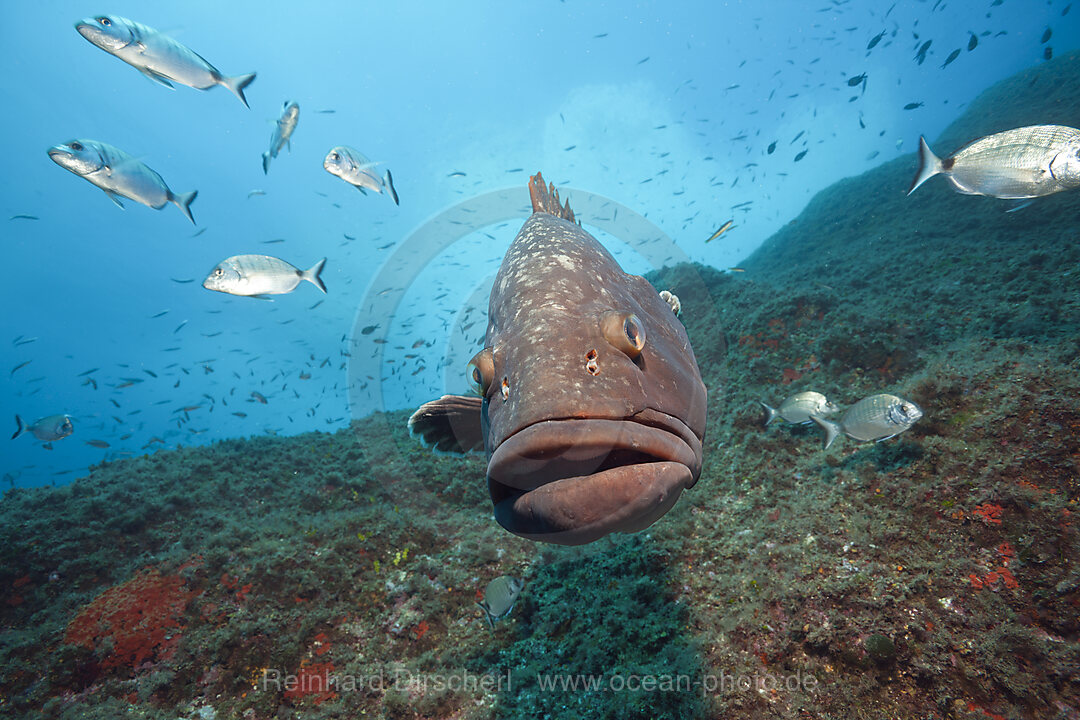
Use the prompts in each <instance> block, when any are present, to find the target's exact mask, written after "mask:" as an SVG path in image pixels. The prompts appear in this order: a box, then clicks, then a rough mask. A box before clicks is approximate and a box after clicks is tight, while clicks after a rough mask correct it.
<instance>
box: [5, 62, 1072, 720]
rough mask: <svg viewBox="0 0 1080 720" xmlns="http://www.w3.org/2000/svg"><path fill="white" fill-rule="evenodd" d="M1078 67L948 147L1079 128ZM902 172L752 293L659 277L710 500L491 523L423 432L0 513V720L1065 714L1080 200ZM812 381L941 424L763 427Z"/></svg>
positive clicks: (780, 258) (476, 489) (345, 442)
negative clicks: (488, 614) (763, 405)
mask: <svg viewBox="0 0 1080 720" xmlns="http://www.w3.org/2000/svg"><path fill="white" fill-rule="evenodd" d="M1078 80H1080V57H1078V56H1077V55H1076V54H1072V55H1066V56H1062V57H1060V58H1058V59H1056V60H1054V61H1052V62H1050V63H1045V64H1043V65H1040V66H1039V67H1037V68H1032V69H1030V70H1028V71H1025V72H1024V73H1022V74H1020V75H1019V76H1017V77H1014V78H1011V79H1010V80H1008V81H1005V82H1003V83H1001V84H1000V85H998V86H996V87H995V88H992V89H991V90H989V91H988V92H987V93H986V94H984V95H983V96H982V97H981V98H980V99H979V100H978V101H976V102H975V103H974V104H973V105H972V106H971V108H970V109H969V110H968V112H967V113H965V115H964V116H963V117H962V118H960V119H959V120H957V122H956V123H955V124H954V125H953V126H952V127H950V128H949V129H948V130H947V131H946V132H945V134H944V136H943V137H942V138H941V139H940V140H938V141H935V142H933V143H932V144H933V145H934V147H935V149H937V150H940V151H941V152H942V153H947V152H949V151H950V150H952V149H955V147H957V146H959V145H960V144H962V143H963V142H964V141H966V140H969V139H972V138H974V137H977V136H979V135H981V134H985V133H988V132H994V131H998V130H1002V129H1007V128H1010V127H1016V126H1019V125H1024V124H1033V123H1055V122H1061V123H1064V124H1070V121H1071V120H1072V119H1073V118H1076V117H1078V116H1080V97H1077V96H1076V95H1075V93H1074V92H1072V91H1071V88H1074V87H1076V84H1077V81H1078ZM1073 124H1074V123H1073ZM914 165H915V162H914V158H913V157H912V156H907V157H904V158H900V159H898V160H896V161H893V162H891V163H888V164H886V165H883V166H881V167H879V168H876V169H874V170H872V171H870V172H868V173H866V174H864V175H861V176H859V177H855V178H849V179H847V180H844V181H842V182H840V183H837V184H836V185H835V186H833V187H832V188H830V189H829V190H827V191H826V192H823V193H820V194H819V195H818V196H817V197H815V198H814V199H813V200H812V202H811V203H810V204H809V206H808V207H807V208H806V210H805V212H803V213H802V214H801V215H800V216H799V217H798V218H796V219H795V220H794V221H792V222H791V223H790V224H789V225H788V226H786V227H785V228H784V229H783V230H782V231H781V232H779V233H777V234H776V235H775V236H773V237H772V238H770V239H769V240H768V241H766V243H765V244H764V245H763V246H762V247H761V248H760V249H759V250H758V251H757V252H755V253H754V255H753V256H751V257H750V258H748V259H747V260H746V262H745V263H743V267H744V268H745V272H742V273H721V272H718V271H716V270H713V269H710V268H704V267H701V266H690V265H682V266H678V267H675V268H669V269H665V270H664V271H662V272H661V273H658V274H656V275H655V276H653V277H651V278H650V279H651V280H652V281H653V283H654V285H656V287H657V288H659V289H665V288H667V289H671V290H673V291H674V292H675V293H676V294H678V295H679V297H680V298H681V300H682V305H683V316H682V317H683V321H684V323H685V324H686V327H687V330H688V332H689V334H690V337H691V340H692V342H693V345H694V349H695V352H696V354H697V357H698V361H699V364H700V365H701V368H702V373H703V376H704V377H705V380H706V383H707V385H708V386H709V392H710V395H709V402H710V408H709V426H708V429H707V433H706V453H705V466H704V470H703V472H702V476H701V479H700V481H699V482H698V484H697V486H696V487H694V488H693V489H692V490H690V491H688V492H687V493H686V494H685V495H684V497H683V499H682V500H681V501H680V503H679V504H678V505H677V506H676V507H675V509H674V510H673V511H672V512H670V513H669V514H668V515H667V516H665V517H664V518H663V519H662V520H660V521H659V522H658V523H657V524H655V525H654V526H653V527H652V528H650V529H649V530H647V531H645V532H643V533H640V534H638V535H635V536H626V537H619V538H616V539H613V540H610V541H608V540H605V541H603V542H599V543H594V544H593V545H591V546H587V547H585V548H561V547H547V546H540V545H537V544H534V543H530V542H527V541H524V540H521V539H518V538H516V537H514V536H511V535H509V534H507V533H505V532H504V531H502V530H501V529H500V528H499V527H498V526H497V525H496V524H495V523H494V522H493V521H492V519H491V517H490V515H491V508H490V501H489V500H488V497H487V492H486V488H485V486H484V482H483V476H484V470H483V464H482V462H481V460H480V459H479V458H476V457H470V458H452V457H445V456H434V455H432V454H430V453H429V452H427V451H425V450H423V449H422V448H420V447H418V446H417V445H416V444H415V443H414V442H413V441H412V440H411V439H410V438H409V437H408V436H407V432H406V430H405V418H406V416H407V413H390V414H379V415H374V416H372V417H370V418H367V419H365V420H363V421H360V422H357V423H354V424H353V426H352V427H351V428H349V429H348V430H342V431H340V432H338V433H336V434H313V435H304V436H299V437H294V438H288V439H285V438H276V437H261V438H256V439H252V440H236V441H227V442H222V443H219V444H217V445H214V446H212V447H207V448H193V449H183V450H177V451H171V452H159V453H156V454H154V455H149V456H144V457H140V458H134V459H128V460H123V461H118V462H115V463H110V464H107V465H102V466H99V467H96V468H94V469H93V472H91V474H90V475H89V476H88V477H85V478H81V479H79V480H77V481H75V482H73V483H72V484H70V485H67V486H64V487H59V488H43V489H34V490H27V489H17V490H12V491H9V492H8V493H6V495H5V497H4V499H3V502H2V504H0V520H2V522H0V539H2V542H0V553H2V560H3V562H2V563H0V595H2V598H3V602H2V603H0V624H2V632H0V714H3V715H6V716H11V717H20V716H31V715H38V714H40V715H41V716H44V717H57V718H97V717H100V718H115V717H118V716H121V715H122V716H124V717H130V718H178V717H183V718H193V719H194V718H202V719H206V718H215V717H222V718H224V717H239V718H248V719H250V720H267V719H269V718H290V717H296V718H324V717H326V718H330V717H360V716H367V717H387V718H400V717H418V718H476V719H481V718H484V719H486V718H502V717H552V718H554V717H573V718H580V717H610V718H638V717H641V718H646V717H648V718H673V719H674V718H679V719H684V718H691V717H702V718H705V717H745V718H845V719H849V718H882V717H902V718H914V717H919V718H954V719H958V720H960V719H962V720H976V719H978V720H984V719H986V718H1010V719H1012V718H1063V719H1065V718H1069V719H1071V718H1077V717H1080V684H1078V682H1080V678H1078V676H1077V674H1078V672H1080V670H1078V669H1080V645H1078V641H1080V620H1078V618H1080V615H1078V613H1077V606H1078V605H1080V570H1078V569H1077V567H1076V564H1077V559H1078V558H1080V553H1078V549H1080V537H1078V528H1080V518H1078V517H1077V515H1076V513H1077V500H1078V498H1080V404H1078V401H1077V398H1078V397H1080V372H1078V370H1080V361H1078V356H1080V231H1078V229H1077V224H1076V218H1077V217H1078V216H1080V194H1078V193H1076V192H1072V193H1061V194H1058V195H1055V196H1051V197H1047V198H1042V199H1040V200H1038V201H1037V202H1036V203H1035V204H1033V205H1032V206H1031V207H1028V208H1025V209H1023V210H1021V211H1019V212H1013V213H1006V212H1005V210H1006V209H1007V205H1005V204H1004V203H1002V202H1000V201H995V200H992V199H988V198H981V197H970V196H963V195H959V194H957V193H955V192H953V191H952V189H951V188H950V187H947V186H946V183H945V181H943V180H940V179H935V180H932V181H930V182H928V183H927V184H926V185H924V186H923V187H921V188H920V189H919V190H918V191H917V192H916V193H915V194H913V195H912V196H910V197H905V195H904V193H905V191H906V189H907V187H908V184H909V182H910V180H911V176H912V175H913V173H914ZM801 390H817V391H820V392H823V393H825V394H827V395H828V396H829V397H830V399H832V400H834V401H835V402H837V403H838V404H840V405H841V406H844V405H849V404H851V403H853V402H855V401H856V400H858V399H859V398H861V397H864V396H866V395H868V394H871V393H875V392H892V393H895V394H898V395H901V396H903V397H906V398H909V399H911V400H913V401H915V402H916V403H918V404H919V405H920V407H922V408H923V410H924V411H925V417H924V418H923V419H922V420H921V421H920V422H918V423H917V424H916V425H915V426H914V427H913V428H912V429H911V430H909V431H908V432H906V433H904V434H903V435H901V436H899V437H897V438H894V439H892V440H889V441H886V442H882V443H877V444H859V443H856V442H855V441H853V440H851V439H849V438H841V439H840V440H838V441H837V443H836V444H834V445H833V447H831V448H830V449H829V450H827V451H826V450H822V449H821V445H822V443H821V440H822V437H821V431H820V430H819V429H818V428H817V427H815V426H776V425H773V426H770V427H769V428H767V429H766V428H763V427H762V420H763V418H762V412H761V409H760V406H759V405H758V404H757V403H758V401H759V400H764V401H766V402H769V403H770V404H775V403H777V402H779V401H780V400H782V399H783V398H784V397H786V396H788V395H790V394H792V393H794V392H798V391H801ZM505 574H510V575H514V576H517V577H521V578H524V579H525V581H526V588H525V591H524V593H523V594H522V596H521V598H520V599H519V601H518V603H517V606H516V607H515V609H514V610H513V612H512V613H511V614H510V616H509V617H508V618H507V619H505V620H502V621H500V622H498V623H496V624H495V626H494V630H489V629H488V627H487V623H486V620H485V619H484V616H483V613H482V612H481V611H480V610H479V609H478V608H477V607H476V605H475V603H476V601H477V600H478V599H479V598H480V596H481V593H482V591H483V588H484V587H485V585H486V584H487V583H488V582H489V581H490V580H491V579H493V578H495V577H497V576H499V575H505Z"/></svg>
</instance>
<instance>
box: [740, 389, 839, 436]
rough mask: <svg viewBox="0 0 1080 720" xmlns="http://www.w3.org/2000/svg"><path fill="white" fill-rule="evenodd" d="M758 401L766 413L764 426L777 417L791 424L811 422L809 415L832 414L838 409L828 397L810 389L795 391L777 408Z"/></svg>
mask: <svg viewBox="0 0 1080 720" xmlns="http://www.w3.org/2000/svg"><path fill="white" fill-rule="evenodd" d="M758 403H759V404H760V405H761V407H763V408H765V412H766V413H768V416H767V417H766V419H765V426H766V427H768V426H769V425H770V424H772V423H773V422H774V421H775V420H777V419H780V420H783V421H784V422H786V423H791V424H792V425H804V424H806V423H810V422H813V421H812V420H811V419H810V416H811V415H820V416H825V415H832V414H833V413H834V412H837V411H839V410H840V408H838V407H836V405H834V404H833V403H831V402H829V399H828V398H826V397H825V396H824V395H822V394H821V393H819V392H814V391H812V390H809V391H807V392H801V393H795V394H794V395H792V396H791V397H789V398H787V399H785V400H784V401H783V402H782V403H780V407H779V408H773V407H769V406H768V405H766V404H765V403H764V402H762V401H761V400H759V401H758Z"/></svg>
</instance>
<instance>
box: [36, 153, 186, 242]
mask: <svg viewBox="0 0 1080 720" xmlns="http://www.w3.org/2000/svg"><path fill="white" fill-rule="evenodd" d="M49 157H50V158H52V161H53V162H55V163H56V164H57V165H59V166H60V167H62V168H64V169H65V170H68V171H70V172H72V173H74V174H76V175H78V176H79V177H81V178H83V179H84V180H87V181H89V182H91V183H93V184H94V185H97V186H98V187H99V188H101V189H102V190H104V191H105V194H106V195H108V196H109V199H110V200H112V201H113V202H114V203H116V204H117V205H119V206H120V207H124V204H123V203H122V202H120V198H122V197H125V198H128V199H129V200H134V201H135V202H138V203H142V204H143V205H146V206H147V207H152V208H154V209H155V210H160V209H161V208H163V207H165V204H166V203H172V204H173V205H176V207H178V208H180V211H181V212H182V213H184V215H185V216H187V219H188V220H190V221H191V223H192V224H195V218H194V217H193V216H192V214H191V203H192V202H194V201H195V197H196V196H197V195H198V194H199V191H198V190H192V191H191V192H187V193H174V192H173V191H172V190H170V189H169V186H168V185H166V184H165V181H164V180H162V179H161V176H160V175H158V174H157V173H156V172H154V171H153V170H151V169H150V168H149V167H147V166H146V165H144V164H143V163H142V162H140V161H138V160H136V159H135V158H133V157H132V156H131V155H128V154H127V153H126V152H124V151H123V150H121V149H120V148H116V147H113V146H112V145H109V144H108V143H103V142H98V141H97V140H71V141H69V142H66V143H64V144H62V145H54V146H52V147H51V148H49Z"/></svg>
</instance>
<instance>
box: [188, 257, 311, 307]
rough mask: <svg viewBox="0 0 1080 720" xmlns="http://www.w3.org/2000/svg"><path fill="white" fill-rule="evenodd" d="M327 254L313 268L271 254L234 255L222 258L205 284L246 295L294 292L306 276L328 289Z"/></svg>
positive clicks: (217, 289) (218, 289)
mask: <svg viewBox="0 0 1080 720" xmlns="http://www.w3.org/2000/svg"><path fill="white" fill-rule="evenodd" d="M324 265H326V258H323V259H322V260H320V261H319V262H317V263H315V265H313V266H312V267H311V269H309V270H300V269H299V268H297V267H295V266H294V265H292V264H290V263H287V262H285V261H284V260H281V259H279V258H276V257H271V256H269V255H234V256H233V257H230V258H226V259H225V260H222V261H221V262H220V263H218V264H217V266H215V267H214V269H213V270H211V271H210V274H209V275H207V276H206V279H205V280H203V287H204V288H206V289H207V290H214V291H215V292H222V293H227V294H229V295H243V296H246V297H252V296H255V297H260V296H264V295H282V294H284V293H290V292H292V291H293V290H295V289H296V287H297V286H298V285H299V284H300V283H301V282H302V281H304V280H307V281H308V282H309V283H311V284H312V285H314V286H315V287H317V288H319V290H322V291H323V292H324V293H325V292H326V285H324V284H323V281H322V278H321V277H320V276H319V275H320V273H322V270H323V266H324Z"/></svg>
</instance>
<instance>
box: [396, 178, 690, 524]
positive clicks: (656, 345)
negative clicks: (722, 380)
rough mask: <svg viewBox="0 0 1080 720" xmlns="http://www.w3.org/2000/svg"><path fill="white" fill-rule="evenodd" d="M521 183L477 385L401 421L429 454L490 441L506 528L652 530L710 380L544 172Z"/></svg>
mask: <svg viewBox="0 0 1080 720" xmlns="http://www.w3.org/2000/svg"><path fill="white" fill-rule="evenodd" d="M529 193H530V195H531V198H532V208H533V214H532V216H531V217H530V218H529V219H528V220H527V221H526V222H525V225H524V226H523V227H522V228H521V231H520V232H519V233H518V234H517V237H516V238H515V239H514V242H513V243H512V244H511V245H510V248H509V249H508V250H507V252H506V256H505V257H504V258H503V262H502V266H501V267H500V268H499V272H498V275H497V276H496V278H495V283H494V286H493V287H492V291H491V298H490V301H489V307H488V329H487V335H486V338H485V347H484V349H483V350H481V351H480V352H479V353H477V354H476V356H475V357H473V359H472V361H471V362H470V363H469V366H468V369H467V372H468V376H469V379H470V381H471V383H472V385H473V386H474V389H475V390H476V391H477V393H478V394H477V395H475V396H463V395H446V396H443V397H442V398H440V399H439V400H434V401H432V402H429V403H427V404H425V405H423V406H421V407H420V408H419V409H418V410H417V411H416V412H415V413H413V415H412V417H411V418H409V430H410V432H411V433H412V434H413V435H415V436H418V437H419V438H420V439H421V440H422V441H423V442H424V443H425V444H426V445H431V446H434V448H435V449H437V450H442V451H448V452H463V451H470V450H480V449H483V450H484V451H486V453H487V456H488V466H487V482H488V490H489V492H490V494H491V500H492V502H493V503H494V507H495V519H496V520H497V521H498V522H499V524H500V525H502V526H503V527H504V528H506V529H507V530H509V531H510V532H512V533H514V534H515V535H519V536H521V537H524V538H529V539H532V540H541V541H544V542H551V543H558V544H563V545H582V544H585V543H589V542H592V541H594V540H597V539H599V538H601V537H603V536H605V535H607V534H609V533H612V532H637V531H639V530H642V529H644V528H646V527H648V526H649V525H651V524H652V523H654V522H656V520H658V519H659V518H660V517H661V516H663V515H664V513H666V512H667V511H668V510H670V509H671V507H672V506H673V505H674V504H675V501H676V500H677V499H678V498H679V495H680V494H681V493H682V491H683V490H684V489H687V488H690V487H693V485H694V483H695V482H697V479H698V476H699V475H700V473H701V460H702V440H703V437H704V432H705V409H706V402H705V401H706V390H705V384H704V383H703V382H702V380H701V374H700V372H699V371H698V366H697V361H696V360H695V359H694V352H693V350H692V348H691V347H690V340H689V338H688V337H687V335H686V330H685V329H684V328H683V326H682V323H680V322H679V320H678V318H677V317H676V316H675V314H674V313H673V312H672V311H671V307H670V306H669V305H668V304H667V302H665V301H664V300H663V299H662V298H661V297H660V295H659V293H657V291H656V289H655V288H653V286H652V285H650V284H649V282H648V281H647V280H645V278H642V277H640V276H636V275H628V274H627V273H625V272H623V270H622V268H621V267H619V264H618V262H617V261H616V260H615V258H614V257H612V255H611V254H610V253H609V252H608V251H607V250H606V249H605V248H604V247H603V246H602V245H601V244H600V243H599V242H597V240H596V239H595V238H593V237H592V236H591V235H590V234H589V233H587V232H585V231H584V230H583V229H582V228H581V227H580V226H579V225H578V224H576V223H575V222H574V214H573V212H572V211H571V210H570V207H569V203H566V205H563V206H560V204H559V195H558V193H557V192H556V191H555V189H554V186H552V187H550V188H549V187H545V185H544V181H543V178H542V177H541V176H540V174H539V173H537V174H536V175H535V176H534V177H533V178H531V180H530V182H529Z"/></svg>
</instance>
